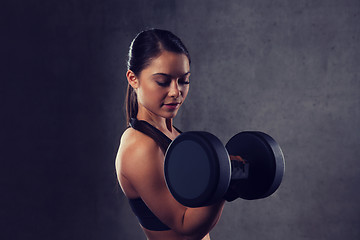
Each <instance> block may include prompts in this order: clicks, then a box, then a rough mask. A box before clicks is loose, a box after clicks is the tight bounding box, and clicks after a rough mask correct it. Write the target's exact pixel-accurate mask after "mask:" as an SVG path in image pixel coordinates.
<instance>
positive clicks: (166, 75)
mask: <svg viewBox="0 0 360 240" xmlns="http://www.w3.org/2000/svg"><path fill="white" fill-rule="evenodd" d="M189 74H190V72H187V73H185V74H184V75H182V76H181V77H185V76H186V75H189ZM156 75H161V76H165V77H169V78H174V76H171V75H170V74H166V73H154V74H153V75H152V76H156Z"/></svg>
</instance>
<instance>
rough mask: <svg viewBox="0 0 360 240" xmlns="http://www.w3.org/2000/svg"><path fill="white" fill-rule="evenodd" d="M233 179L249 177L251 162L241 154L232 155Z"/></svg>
mask: <svg viewBox="0 0 360 240" xmlns="http://www.w3.org/2000/svg"><path fill="white" fill-rule="evenodd" d="M229 157H230V163H231V180H239V179H247V178H248V177H249V162H248V161H247V160H245V159H243V158H242V157H240V156H233V155H230V156H229Z"/></svg>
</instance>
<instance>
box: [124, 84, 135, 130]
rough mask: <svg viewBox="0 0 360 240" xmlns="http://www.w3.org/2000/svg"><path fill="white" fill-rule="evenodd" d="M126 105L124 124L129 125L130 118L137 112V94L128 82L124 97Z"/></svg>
mask: <svg viewBox="0 0 360 240" xmlns="http://www.w3.org/2000/svg"><path fill="white" fill-rule="evenodd" d="M125 106H126V125H127V126H129V123H130V119H131V118H136V116H137V113H138V103H137V96H136V92H135V91H134V89H133V88H132V87H131V86H130V84H128V86H127V90H126V98H125Z"/></svg>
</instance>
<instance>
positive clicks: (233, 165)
mask: <svg viewBox="0 0 360 240" xmlns="http://www.w3.org/2000/svg"><path fill="white" fill-rule="evenodd" d="M164 171H165V172H164V173H165V180H166V184H167V186H168V188H169V190H170V192H171V194H172V195H173V196H174V198H175V199H176V200H177V201H178V202H179V203H181V204H182V205H184V206H188V207H201V206H207V205H211V204H213V203H216V202H217V201H219V200H221V199H222V198H224V199H226V200H228V201H232V200H234V199H236V198H238V197H240V198H243V199H247V200H254V199H260V198H265V197H268V196H270V195H271V194H273V193H274V192H275V191H276V190H277V189H278V187H279V186H280V183H281V181H282V178H283V175H284V171H285V162H284V156H283V153H282V151H281V148H280V146H279V145H278V144H277V143H276V142H275V140H274V139H273V138H271V137H270V136H269V135H267V134H265V133H262V132H250V131H248V132H241V133H238V134H236V135H235V136H234V137H232V138H231V139H230V140H229V142H228V143H227V144H226V146H224V145H223V144H222V143H221V141H220V140H219V139H218V138H217V137H216V136H214V135H213V134H211V133H208V132H185V133H182V134H181V135H179V136H178V137H177V138H175V139H174V140H173V141H172V142H171V144H170V145H169V147H168V149H167V151H166V155H165V166H164Z"/></svg>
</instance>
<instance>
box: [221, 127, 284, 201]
mask: <svg viewBox="0 0 360 240" xmlns="http://www.w3.org/2000/svg"><path fill="white" fill-rule="evenodd" d="M225 147H226V149H227V151H228V154H229V155H234V156H241V157H242V158H243V159H245V160H246V161H248V163H249V175H248V178H247V179H239V180H233V179H232V180H231V183H230V184H231V186H235V189H236V192H237V193H238V194H239V197H240V198H243V199H247V200H254V199H260V198H265V197H268V196H270V195H271V194H273V193H274V192H275V191H276V190H277V189H278V187H279V186H280V183H281V181H282V177H283V175H284V170H285V162H284V155H283V153H282V151H281V148H280V146H279V145H278V144H277V143H276V142H275V140H274V139H273V138H271V137H270V136H269V135H267V134H265V133H263V132H251V131H247V132H241V133H238V134H237V135H235V136H234V137H232V138H231V139H230V140H229V142H228V143H227V144H226V146H225Z"/></svg>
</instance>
